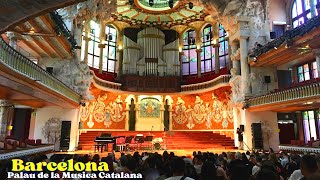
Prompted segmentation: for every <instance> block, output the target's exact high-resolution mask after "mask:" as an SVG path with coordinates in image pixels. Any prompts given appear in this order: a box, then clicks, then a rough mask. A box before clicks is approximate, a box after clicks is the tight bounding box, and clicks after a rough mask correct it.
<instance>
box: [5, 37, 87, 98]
mask: <svg viewBox="0 0 320 180" xmlns="http://www.w3.org/2000/svg"><path fill="white" fill-rule="evenodd" d="M0 65H1V66H2V67H3V69H2V70H3V71H4V70H6V72H5V73H7V74H12V76H18V75H20V76H21V75H22V76H23V77H26V78H27V79H29V80H30V81H32V85H33V86H41V87H45V88H48V89H51V90H53V91H54V92H56V93H58V94H59V95H62V96H63V97H64V98H65V99H68V100H69V102H72V103H73V104H78V103H79V102H80V100H81V98H80V95H79V94H77V93H76V92H75V91H74V90H72V89H70V88H69V87H68V86H67V85H65V84H64V83H63V82H61V81H59V80H58V79H56V78H55V77H53V76H52V75H50V74H49V73H48V72H47V71H45V70H44V69H42V68H41V67H40V66H38V65H37V64H35V63H33V62H32V61H31V60H29V59H28V58H26V57H25V56H23V55H21V54H20V53H19V52H17V51H16V50H14V49H13V48H12V47H10V46H9V45H8V44H7V43H6V42H5V41H4V40H3V39H2V38H0ZM16 74H17V75H16ZM20 90H22V89H20ZM25 91H26V89H25ZM50 101H51V100H50Z"/></svg>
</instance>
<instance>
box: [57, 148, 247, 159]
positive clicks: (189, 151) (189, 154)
mask: <svg viewBox="0 0 320 180" xmlns="http://www.w3.org/2000/svg"><path fill="white" fill-rule="evenodd" d="M199 150H200V151H201V152H212V153H217V154H221V153H222V152H238V151H239V152H245V151H243V150H237V149H218V148H211V149H196V148H195V149H187V150H177V149H173V150H170V149H168V150H166V151H168V153H170V152H174V154H175V155H176V156H186V157H189V158H192V153H193V152H194V151H196V152H198V151H199ZM164 151H165V150H138V152H139V153H140V154H141V153H142V152H148V153H155V152H157V153H158V154H162V153H163V152H164ZM123 152H124V153H125V154H133V153H134V152H136V151H123ZM109 153H112V151H104V152H102V153H101V152H97V151H96V152H95V151H93V150H77V151H68V152H55V153H54V154H79V155H85V154H91V155H94V154H99V155H100V157H105V156H108V154H109ZM114 154H115V156H116V159H118V158H119V157H120V155H121V152H114Z"/></svg>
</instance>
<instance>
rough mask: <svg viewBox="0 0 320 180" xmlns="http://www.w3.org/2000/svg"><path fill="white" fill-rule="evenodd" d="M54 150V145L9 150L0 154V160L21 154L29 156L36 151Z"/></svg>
mask: <svg viewBox="0 0 320 180" xmlns="http://www.w3.org/2000/svg"><path fill="white" fill-rule="evenodd" d="M53 150H54V145H45V146H43V145H42V146H41V147H33V148H29V149H21V150H18V151H10V152H5V153H1V154H0V160H5V159H12V158H21V157H23V156H29V155H32V154H37V153H45V152H52V151H53Z"/></svg>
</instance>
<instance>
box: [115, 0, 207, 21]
mask: <svg viewBox="0 0 320 180" xmlns="http://www.w3.org/2000/svg"><path fill="white" fill-rule="evenodd" d="M147 2H148V3H149V0H135V1H134V3H133V4H132V5H131V4H129V3H128V1H127V0H117V12H116V13H114V14H113V15H112V17H113V18H114V19H115V20H118V21H125V22H128V23H130V24H132V25H140V24H142V25H148V26H156V25H161V26H167V27H171V26H174V25H179V24H187V23H190V22H193V21H199V20H203V19H204V18H205V17H206V16H207V14H206V13H204V12H203V11H204V9H203V8H202V7H200V6H190V5H189V3H187V2H182V1H173V3H174V4H173V7H172V8H170V7H169V6H167V5H168V4H167V3H168V1H164V0H154V4H153V5H152V6H150V5H149V4H148V3H147Z"/></svg>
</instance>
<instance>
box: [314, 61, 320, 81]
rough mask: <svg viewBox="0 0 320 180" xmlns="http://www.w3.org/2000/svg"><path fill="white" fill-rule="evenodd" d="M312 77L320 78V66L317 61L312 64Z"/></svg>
mask: <svg viewBox="0 0 320 180" xmlns="http://www.w3.org/2000/svg"><path fill="white" fill-rule="evenodd" d="M312 77H313V78H318V77H319V73H318V64H317V62H316V61H315V62H313V63H312Z"/></svg>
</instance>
